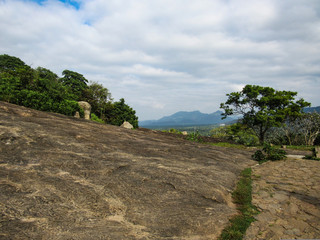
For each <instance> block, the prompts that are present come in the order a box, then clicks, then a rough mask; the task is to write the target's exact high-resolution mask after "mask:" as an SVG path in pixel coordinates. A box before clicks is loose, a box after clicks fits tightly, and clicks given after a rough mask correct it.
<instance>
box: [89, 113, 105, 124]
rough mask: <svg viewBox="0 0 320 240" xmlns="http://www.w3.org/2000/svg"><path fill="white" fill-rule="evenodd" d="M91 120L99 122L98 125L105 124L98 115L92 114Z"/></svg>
mask: <svg viewBox="0 0 320 240" xmlns="http://www.w3.org/2000/svg"><path fill="white" fill-rule="evenodd" d="M91 120H92V121H95V122H98V123H104V121H103V120H102V119H100V118H99V117H98V116H97V115H95V114H94V113H91Z"/></svg>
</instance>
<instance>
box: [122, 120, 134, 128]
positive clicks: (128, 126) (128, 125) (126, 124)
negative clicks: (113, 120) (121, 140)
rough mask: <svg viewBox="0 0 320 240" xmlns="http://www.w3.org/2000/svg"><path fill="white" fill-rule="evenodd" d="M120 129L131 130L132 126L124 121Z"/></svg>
mask: <svg viewBox="0 0 320 240" xmlns="http://www.w3.org/2000/svg"><path fill="white" fill-rule="evenodd" d="M121 127H123V128H127V129H133V126H132V125H131V123H129V122H127V121H124V122H123V123H122V125H121Z"/></svg>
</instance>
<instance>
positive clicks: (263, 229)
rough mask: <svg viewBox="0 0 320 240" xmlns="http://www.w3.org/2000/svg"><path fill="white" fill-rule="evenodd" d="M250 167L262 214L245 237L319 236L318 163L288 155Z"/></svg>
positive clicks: (319, 237)
mask: <svg viewBox="0 0 320 240" xmlns="http://www.w3.org/2000/svg"><path fill="white" fill-rule="evenodd" d="M252 169H253V179H254V181H253V204H254V205H255V206H257V207H258V208H259V209H260V210H261V213H260V214H259V215H257V216H256V219H257V221H256V222H254V223H253V224H252V225H251V226H250V228H249V229H248V230H247V233H246V237H245V239H247V240H249V239H250V240H251V239H277V240H278V239H320V162H319V161H312V160H303V159H293V158H288V159H287V160H284V161H276V162H266V163H264V164H261V165H257V166H256V167H253V168H252Z"/></svg>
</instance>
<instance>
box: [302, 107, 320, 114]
mask: <svg viewBox="0 0 320 240" xmlns="http://www.w3.org/2000/svg"><path fill="white" fill-rule="evenodd" d="M303 111H304V112H305V113H312V112H317V113H320V106H318V107H307V108H304V109H303Z"/></svg>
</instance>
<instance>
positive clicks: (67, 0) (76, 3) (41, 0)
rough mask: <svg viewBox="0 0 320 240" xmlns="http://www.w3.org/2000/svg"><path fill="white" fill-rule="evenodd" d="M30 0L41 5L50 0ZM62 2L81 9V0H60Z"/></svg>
mask: <svg viewBox="0 0 320 240" xmlns="http://www.w3.org/2000/svg"><path fill="white" fill-rule="evenodd" d="M29 1H32V2H36V3H38V4H40V5H43V4H45V3H46V2H48V0H29ZM59 1H60V2H62V3H64V4H66V5H70V6H72V7H74V8H76V9H77V10H79V8H80V2H79V1H73V0H59Z"/></svg>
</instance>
